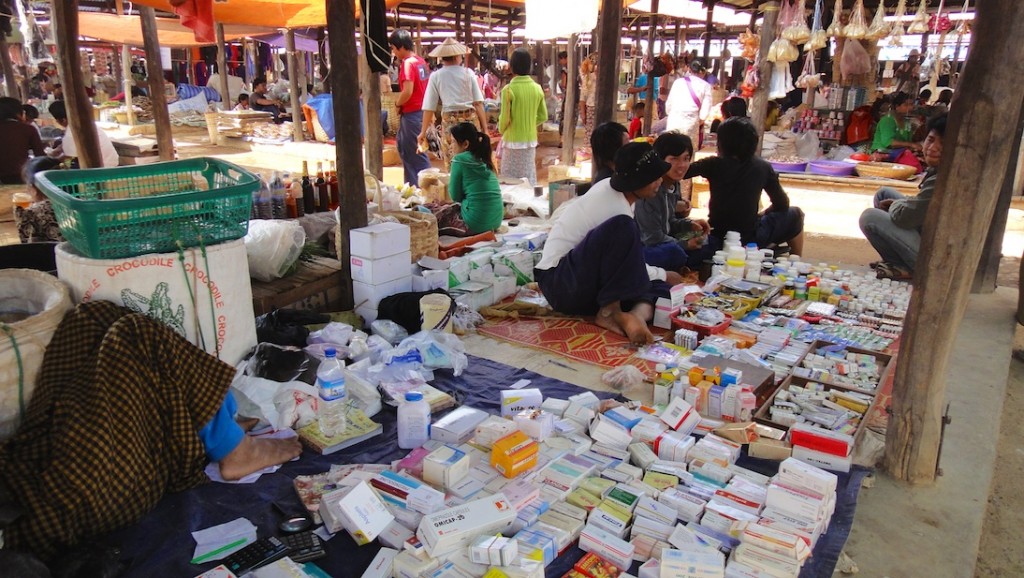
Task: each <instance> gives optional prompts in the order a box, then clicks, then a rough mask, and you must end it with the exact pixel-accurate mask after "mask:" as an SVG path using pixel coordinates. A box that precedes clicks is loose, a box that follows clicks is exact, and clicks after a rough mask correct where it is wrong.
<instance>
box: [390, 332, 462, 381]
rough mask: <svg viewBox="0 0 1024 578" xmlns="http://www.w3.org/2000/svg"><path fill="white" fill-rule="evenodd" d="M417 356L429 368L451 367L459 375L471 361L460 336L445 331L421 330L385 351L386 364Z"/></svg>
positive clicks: (410, 359) (409, 359) (412, 358)
mask: <svg viewBox="0 0 1024 578" xmlns="http://www.w3.org/2000/svg"><path fill="white" fill-rule="evenodd" d="M414 354H415V355H414ZM416 357H418V358H419V362H420V363H421V364H422V366H423V367H424V368H426V369H428V370H433V369H442V368H450V369H451V370H452V373H454V374H455V375H457V376H458V375H461V374H462V371H463V370H464V369H466V364H467V363H468V362H469V359H468V358H467V357H466V348H465V346H464V345H463V344H462V341H461V340H460V339H459V338H458V337H456V336H454V335H452V334H451V333H444V332H443V331H420V332H419V333H417V334H415V335H410V336H409V337H407V338H406V339H404V340H403V341H402V342H401V343H399V344H398V346H397V347H395V348H394V349H392V350H390V351H387V352H385V353H384V364H385V365H390V364H393V363H395V362H396V360H399V361H400V362H405V361H406V360H408V361H412V360H414V359H415V358H416Z"/></svg>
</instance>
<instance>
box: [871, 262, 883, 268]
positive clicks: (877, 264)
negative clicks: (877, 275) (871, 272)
mask: <svg viewBox="0 0 1024 578" xmlns="http://www.w3.org/2000/svg"><path fill="white" fill-rule="evenodd" d="M881 264H882V261H872V262H870V263H868V267H871V268H872V269H878V266H879V265H881Z"/></svg>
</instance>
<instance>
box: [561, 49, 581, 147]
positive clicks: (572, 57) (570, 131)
mask: <svg viewBox="0 0 1024 578" xmlns="http://www.w3.org/2000/svg"><path fill="white" fill-rule="evenodd" d="M578 41H579V35H577V34H573V35H571V36H569V44H568V45H567V46H566V47H565V51H566V52H567V53H568V57H567V58H566V61H565V68H566V70H565V93H564V94H563V95H562V98H563V99H564V102H565V107H564V111H565V112H563V113H562V164H563V165H565V166H567V167H568V166H572V165H573V164H574V163H575V162H576V159H575V158H574V155H575V153H576V101H577V100H578V96H577V94H576V82H577V79H578V78H579V69H580V66H579V63H578V62H577V61H576V44H577V42H578Z"/></svg>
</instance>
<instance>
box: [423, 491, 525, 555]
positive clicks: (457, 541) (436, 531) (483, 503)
mask: <svg viewBox="0 0 1024 578" xmlns="http://www.w3.org/2000/svg"><path fill="white" fill-rule="evenodd" d="M515 517H516V511H515V509H514V508H512V504H510V503H509V502H508V500H507V499H505V495H504V494H500V493H499V494H494V495H493V496H487V497H485V498H480V499H477V500H473V501H470V502H466V503H465V504H463V505H461V506H455V507H453V508H447V509H444V510H441V511H439V512H434V513H433V514H430V515H427V516H423V520H422V521H421V522H420V526H419V529H418V530H417V531H416V537H418V538H419V539H420V540H421V541H422V542H423V544H424V546H425V547H426V549H427V553H429V554H430V555H431V556H433V557H437V556H441V555H443V554H447V553H448V552H453V551H455V550H457V549H459V548H465V547H466V546H467V545H468V544H469V542H470V541H471V540H472V539H473V538H475V537H477V536H480V535H484V534H494V533H497V532H501V531H502V530H504V529H505V528H507V527H508V525H509V524H511V523H512V520H514V519H515Z"/></svg>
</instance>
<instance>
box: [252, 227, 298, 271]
mask: <svg viewBox="0 0 1024 578" xmlns="http://www.w3.org/2000/svg"><path fill="white" fill-rule="evenodd" d="M305 244H306V232H305V231H304V230H303V229H302V225H300V224H299V222H298V221H283V220H273V221H268V220H261V219H253V220H252V221H249V232H248V233H246V235H245V253H246V256H247V257H248V259H249V276H250V277H252V278H253V279H258V280H260V281H273V280H274V279H280V278H281V277H284V276H285V274H286V273H288V270H289V269H291V267H292V265H294V264H295V261H296V260H298V258H299V255H300V254H301V253H302V246H303V245H305Z"/></svg>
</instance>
